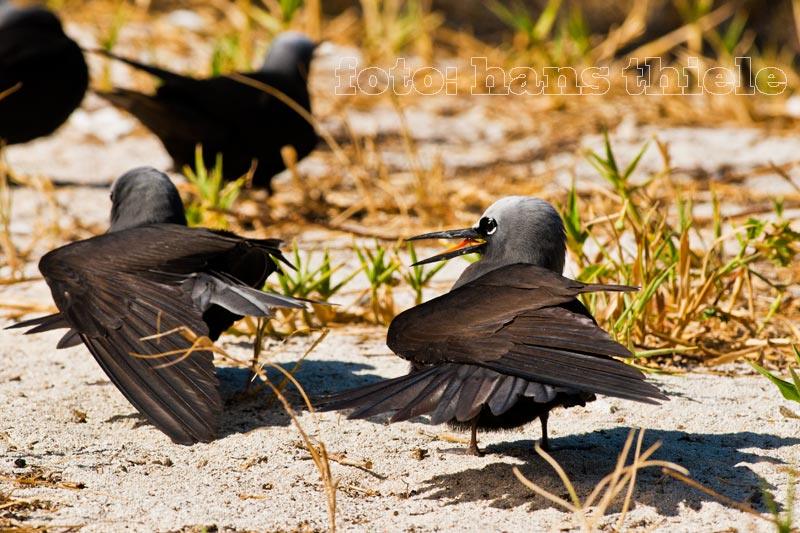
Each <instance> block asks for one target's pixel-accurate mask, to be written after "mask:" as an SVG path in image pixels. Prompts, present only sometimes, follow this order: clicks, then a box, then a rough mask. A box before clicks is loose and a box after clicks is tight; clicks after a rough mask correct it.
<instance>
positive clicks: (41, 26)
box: [0, 2, 64, 34]
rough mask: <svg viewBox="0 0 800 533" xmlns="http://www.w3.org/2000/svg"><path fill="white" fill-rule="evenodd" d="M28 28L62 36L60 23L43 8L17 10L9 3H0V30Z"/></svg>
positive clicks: (62, 31) (51, 13)
mask: <svg viewBox="0 0 800 533" xmlns="http://www.w3.org/2000/svg"><path fill="white" fill-rule="evenodd" d="M5 27H15V28H28V29H31V30H36V31H39V32H46V33H48V34H62V33H64V30H63V29H62V27H61V21H60V20H58V17H57V16H56V15H55V13H53V12H52V11H50V10H49V9H46V8H44V7H27V8H18V7H16V6H14V5H13V4H11V3H3V2H0V28H5Z"/></svg>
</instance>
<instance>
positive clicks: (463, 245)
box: [442, 239, 483, 254]
mask: <svg viewBox="0 0 800 533" xmlns="http://www.w3.org/2000/svg"><path fill="white" fill-rule="evenodd" d="M476 244H483V241H476V240H475V239H464V240H463V241H461V242H460V243H458V244H456V245H455V246H453V247H452V248H448V249H447V250H445V251H444V252H442V253H443V254H449V253H450V252H455V251H456V250H460V249H462V248H466V247H467V246H474V245H476Z"/></svg>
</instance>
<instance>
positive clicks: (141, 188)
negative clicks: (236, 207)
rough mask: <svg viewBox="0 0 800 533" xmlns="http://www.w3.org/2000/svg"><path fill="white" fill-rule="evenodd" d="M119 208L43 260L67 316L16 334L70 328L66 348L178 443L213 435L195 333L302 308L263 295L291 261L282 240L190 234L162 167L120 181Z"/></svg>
mask: <svg viewBox="0 0 800 533" xmlns="http://www.w3.org/2000/svg"><path fill="white" fill-rule="evenodd" d="M111 201H112V207H111V226H110V227H109V230H108V233H105V234H103V235H99V236H97V237H92V238H90V239H86V240H83V241H78V242H74V243H71V244H67V245H66V246H62V247H61V248H57V249H56V250H53V251H51V252H49V253H48V254H46V255H45V256H44V257H43V258H42V259H41V261H40V262H39V270H41V272H42V274H43V275H44V278H45V280H46V281H47V284H48V285H49V286H50V291H51V292H52V295H53V300H54V301H55V303H56V306H57V307H58V310H59V312H58V313H56V314H53V315H49V316H45V317H40V318H35V319H32V320H28V321H25V322H21V323H19V324H16V325H14V326H11V327H29V326H33V327H32V329H30V330H28V331H27V332H26V333H39V332H42V331H49V330H52V329H61V328H68V331H67V333H66V334H65V335H64V336H63V337H62V338H61V341H60V342H59V343H58V346H57V347H58V348H65V347H68V346H75V345H77V344H80V343H81V342H82V343H83V344H85V345H86V347H87V348H88V349H89V351H90V352H91V353H92V355H93V356H94V358H95V359H96V360H97V362H98V363H99V364H100V366H101V367H102V368H103V371H104V372H105V373H106V374H107V375H108V377H109V378H110V379H111V381H112V382H113V383H114V384H115V385H116V386H117V388H118V389H119V390H120V391H121V392H122V394H124V395H125V397H126V398H127V399H128V401H130V402H131V403H132V404H133V405H134V407H136V409H138V410H139V412H140V413H141V414H142V415H144V416H145V417H146V418H147V419H148V420H150V422H152V423H153V425H155V426H156V427H157V428H158V429H160V430H161V431H163V432H164V433H166V434H167V435H168V436H169V437H170V438H171V439H172V440H173V441H175V442H176V443H178V444H193V443H195V442H198V441H202V442H207V441H210V440H213V439H214V438H216V435H217V427H218V424H219V419H220V415H221V412H222V399H221V397H220V393H219V390H218V382H217V378H216V375H215V369H214V363H213V354H212V352H211V351H209V350H207V349H203V348H202V346H200V345H198V344H197V343H196V342H195V340H196V338H195V337H198V336H206V337H209V338H210V339H211V340H216V339H217V337H219V335H220V334H221V333H222V332H223V331H225V330H226V329H228V328H229V327H230V326H231V325H232V324H233V323H234V321H236V320H238V319H239V318H241V317H242V316H243V315H251V316H259V317H266V316H269V315H270V311H271V309H272V308H273V307H289V308H302V307H304V302H303V301H301V300H297V299H295V298H291V297H287V296H282V295H279V294H273V293H267V292H263V291H261V290H260V289H261V287H262V286H263V284H264V281H265V280H266V278H267V276H269V275H270V274H271V273H272V272H274V271H275V270H276V268H277V265H276V261H284V262H285V261H286V259H285V258H284V257H283V255H282V254H281V252H280V250H279V249H278V246H279V245H280V244H281V241H279V240H277V239H263V240H260V239H246V238H243V237H239V236H237V235H235V234H233V233H229V232H225V231H214V230H209V229H205V228H189V227H186V219H185V216H184V211H183V204H182V203H181V199H180V196H179V194H178V191H177V189H176V188H175V186H174V185H173V184H172V182H170V180H169V178H168V177H167V176H166V175H164V174H162V173H161V172H158V171H157V170H155V169H153V168H148V167H142V168H137V169H134V170H131V171H129V172H128V173H126V174H124V175H123V176H121V177H119V178H117V180H116V181H115V182H114V184H113V186H112V188H111ZM188 332H191V333H192V334H193V336H194V337H193V336H192V335H189V334H188Z"/></svg>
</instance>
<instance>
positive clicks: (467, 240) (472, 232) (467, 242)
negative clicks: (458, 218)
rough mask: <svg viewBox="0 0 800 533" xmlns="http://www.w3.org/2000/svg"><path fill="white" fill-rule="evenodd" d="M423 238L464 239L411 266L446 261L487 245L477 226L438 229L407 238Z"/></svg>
mask: <svg viewBox="0 0 800 533" xmlns="http://www.w3.org/2000/svg"><path fill="white" fill-rule="evenodd" d="M422 239H464V240H463V241H461V242H460V243H459V244H457V245H456V246H453V247H452V248H448V249H447V250H445V251H444V252H442V253H440V254H437V255H434V256H433V257H429V258H427V259H423V260H422V261H417V262H416V263H414V264H413V265H411V266H417V265H425V264H427V263H435V262H436V261H444V260H445V259H450V258H453V257H458V256H459V255H465V254H471V253H474V252H480V251H481V250H483V248H484V247H485V246H486V241H485V240H484V238H483V237H482V236H481V234H480V233H478V231H477V230H476V229H475V228H466V229H452V230H448V231H436V232H433V233H425V234H424V235H417V236H416V237H411V238H409V239H406V240H407V241H419V240H422Z"/></svg>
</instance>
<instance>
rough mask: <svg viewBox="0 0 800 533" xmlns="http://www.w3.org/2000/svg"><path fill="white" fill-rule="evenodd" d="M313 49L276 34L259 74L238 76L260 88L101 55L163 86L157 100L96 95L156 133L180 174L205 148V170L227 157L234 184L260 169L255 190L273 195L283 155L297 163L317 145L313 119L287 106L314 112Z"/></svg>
mask: <svg viewBox="0 0 800 533" xmlns="http://www.w3.org/2000/svg"><path fill="white" fill-rule="evenodd" d="M315 48H316V44H315V43H314V42H313V41H311V40H310V39H309V38H308V37H307V36H305V35H303V34H302V33H297V32H285V33H282V34H280V35H278V36H277V37H276V38H275V40H274V41H273V43H272V46H271V48H270V50H269V53H268V54H267V58H266V60H265V61H264V64H263V65H262V66H261V68H260V69H258V70H257V71H255V72H248V73H242V74H240V76H241V77H244V78H247V79H249V80H251V81H252V82H254V83H255V84H256V85H258V87H255V86H251V85H248V84H246V83H245V81H246V80H240V79H233V78H231V77H229V76H215V77H211V78H206V79H197V78H191V77H188V76H183V75H180V74H176V73H174V72H170V71H169V70H166V69H163V68H158V67H154V66H150V65H146V64H144V63H140V62H138V61H134V60H132V59H126V58H123V57H119V56H116V55H114V54H111V53H108V52H102V53H103V54H104V55H106V56H108V57H111V58H114V59H117V60H119V61H122V62H124V63H126V64H128V65H130V66H132V67H134V68H136V69H138V70H141V71H144V72H147V73H149V74H151V75H153V76H155V77H156V78H159V79H160V80H161V85H160V86H159V87H158V89H157V90H156V92H155V94H153V95H150V94H143V93H140V92H137V91H133V90H129V89H121V88H116V89H114V90H113V91H110V92H99V93H98V94H99V95H100V96H102V97H103V98H105V99H106V100H108V101H109V102H111V103H112V104H113V105H115V106H117V107H119V108H121V109H124V110H126V111H128V112H129V113H131V114H133V115H134V116H135V117H136V118H138V119H139V120H140V121H141V122H142V124H144V125H145V126H146V127H147V128H148V129H149V130H150V131H152V132H153V133H154V134H156V135H157V136H158V138H159V139H161V142H162V143H163V145H164V148H166V150H167V152H169V155H170V157H172V160H173V162H174V165H175V168H176V170H178V171H180V170H181V169H182V168H183V167H184V166H185V165H188V166H190V167H192V168H193V167H194V164H195V150H196V147H197V146H198V145H202V148H203V160H204V163H205V165H206V167H207V168H213V167H214V164H215V162H216V158H217V154H221V155H222V172H223V177H224V178H225V179H226V180H228V181H233V180H236V179H238V178H239V177H241V176H243V175H244V174H246V173H247V172H248V171H249V170H250V169H251V167H252V166H253V165H254V164H255V170H254V172H253V179H252V184H253V186H254V187H259V188H265V189H267V190H271V186H270V183H271V180H272V177H273V176H274V175H275V174H277V173H278V172H280V171H282V170H283V169H284V168H285V164H284V160H283V158H282V156H281V148H282V147H284V146H286V145H290V146H292V147H293V148H294V150H295V152H296V154H297V158H298V160H299V159H302V158H303V157H305V156H307V155H308V154H309V153H310V152H311V150H313V149H314V146H315V145H316V144H317V134H316V132H315V130H314V127H313V125H312V124H311V123H310V122H309V121H308V120H307V117H305V116H303V115H302V114H301V113H298V111H297V110H296V109H294V108H293V106H291V105H288V104H287V103H286V102H285V101H284V100H283V99H284V98H288V99H289V100H291V101H292V102H294V106H299V108H302V109H303V110H305V111H306V112H308V113H310V112H311V101H310V97H309V94H308V74H309V69H310V67H311V59H312V55H313V52H314V49H315ZM264 86H266V87H267V88H268V89H264ZM276 91H277V93H280V94H281V95H282V96H281V95H278V94H275V92H276Z"/></svg>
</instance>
